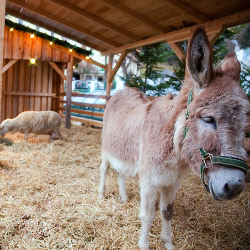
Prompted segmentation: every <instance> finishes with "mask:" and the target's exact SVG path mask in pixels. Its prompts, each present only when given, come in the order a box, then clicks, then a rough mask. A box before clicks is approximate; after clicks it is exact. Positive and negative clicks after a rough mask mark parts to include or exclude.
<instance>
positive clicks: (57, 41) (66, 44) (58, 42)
mask: <svg viewBox="0 0 250 250" xmlns="http://www.w3.org/2000/svg"><path fill="white" fill-rule="evenodd" d="M5 25H6V26H7V27H9V30H10V31H11V32H12V31H14V29H15V30H18V31H23V32H27V33H30V38H31V39H34V38H36V37H40V38H43V39H45V40H48V41H49V44H50V45H53V44H56V45H59V46H63V47H65V48H67V49H68V50H69V52H73V51H74V52H75V53H77V54H79V55H83V56H84V57H85V59H86V60H88V59H89V56H90V55H91V54H92V51H91V50H86V49H83V48H80V47H78V46H76V45H72V44H70V43H69V42H67V41H63V40H61V39H58V38H56V37H54V36H50V35H48V34H46V33H42V32H40V31H37V30H34V29H31V28H30V27H27V26H24V25H22V24H20V23H15V22H12V21H10V20H8V19H5ZM30 63H31V64H36V58H30Z"/></svg>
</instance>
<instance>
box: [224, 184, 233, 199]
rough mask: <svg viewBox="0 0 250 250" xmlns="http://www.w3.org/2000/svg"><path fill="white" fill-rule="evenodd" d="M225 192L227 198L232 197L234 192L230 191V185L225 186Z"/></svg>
mask: <svg viewBox="0 0 250 250" xmlns="http://www.w3.org/2000/svg"><path fill="white" fill-rule="evenodd" d="M224 192H225V194H226V196H231V195H232V192H231V191H230V189H229V185H228V183H226V184H225V186H224Z"/></svg>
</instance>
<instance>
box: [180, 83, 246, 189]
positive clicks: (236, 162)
mask: <svg viewBox="0 0 250 250" xmlns="http://www.w3.org/2000/svg"><path fill="white" fill-rule="evenodd" d="M192 100H193V88H192V89H191V91H190V93H189V96H188V101H187V112H186V120H187V119H189V104H190V103H191V102H192ZM187 132H188V126H185V127H184V139H185V138H186V135H187ZM199 150H200V153H201V156H202V163H201V181H202V184H203V186H204V189H205V190H206V191H209V186H208V184H207V183H206V182H205V180H204V173H205V170H206V169H208V168H210V167H212V166H213V164H217V165H220V166H225V167H231V168H238V169H240V170H243V171H244V172H245V173H247V170H248V166H247V164H246V162H245V161H243V160H241V159H239V158H235V157H229V156H213V155H212V154H210V153H208V152H207V151H206V150H205V149H203V148H201V147H200V148H199ZM207 161H210V166H208V165H207Z"/></svg>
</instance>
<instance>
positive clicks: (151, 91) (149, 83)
mask: <svg viewBox="0 0 250 250" xmlns="http://www.w3.org/2000/svg"><path fill="white" fill-rule="evenodd" d="M134 53H135V57H136V59H137V61H138V70H139V71H140V76H135V75H134V76H131V77H129V78H127V79H124V78H122V79H123V80H125V82H126V85H127V86H129V87H136V88H138V89H139V90H141V91H142V92H144V93H145V92H147V94H148V95H164V94H166V93H167V92H166V88H167V86H166V84H165V83H164V82H160V83H159V82H157V79H159V78H162V77H163V75H162V74H161V73H160V72H161V71H162V70H163V68H161V67H159V66H158V64H159V63H161V62H165V61H166V60H167V58H168V56H169V53H168V52H167V51H166V44H155V45H151V46H145V47H143V48H142V50H141V51H140V52H138V51H135V52H134Z"/></svg>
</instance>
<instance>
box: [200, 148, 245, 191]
mask: <svg viewBox="0 0 250 250" xmlns="http://www.w3.org/2000/svg"><path fill="white" fill-rule="evenodd" d="M200 153H201V155H202V158H203V160H202V163H201V180H202V184H203V186H204V189H205V190H206V191H209V186H208V184H206V182H205V180H204V173H205V170H206V169H208V168H210V167H212V166H213V164H218V165H220V166H225V167H231V168H238V169H241V170H243V171H244V172H245V173H247V170H248V166H247V164H246V162H245V161H243V160H241V159H239V158H235V157H229V156H213V155H212V154H210V153H207V152H206V150H205V149H203V148H200ZM208 160H209V161H210V164H211V165H210V166H208V165H207V161H208Z"/></svg>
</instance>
